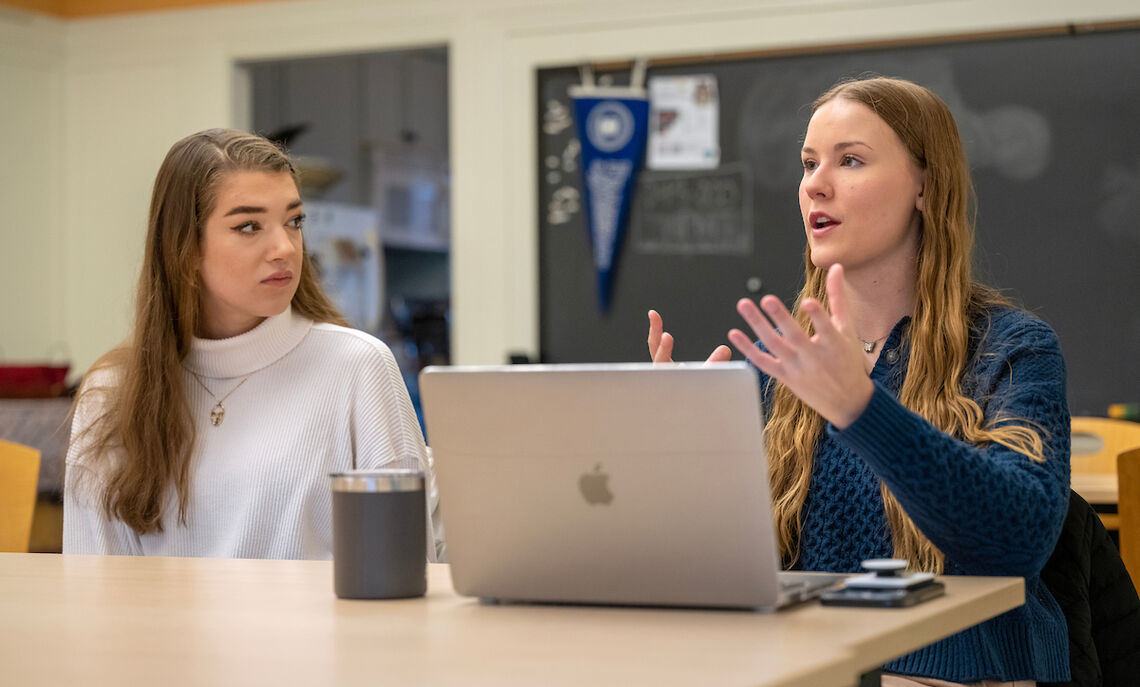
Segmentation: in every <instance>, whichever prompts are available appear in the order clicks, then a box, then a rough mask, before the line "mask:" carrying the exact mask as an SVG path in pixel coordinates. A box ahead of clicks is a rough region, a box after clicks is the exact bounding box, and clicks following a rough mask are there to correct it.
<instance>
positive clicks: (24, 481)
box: [0, 439, 40, 553]
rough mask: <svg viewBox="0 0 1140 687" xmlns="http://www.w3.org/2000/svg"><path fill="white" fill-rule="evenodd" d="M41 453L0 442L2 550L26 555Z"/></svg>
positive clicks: (0, 524) (0, 529) (20, 445)
mask: <svg viewBox="0 0 1140 687" xmlns="http://www.w3.org/2000/svg"><path fill="white" fill-rule="evenodd" d="M39 475H40V452H39V451H37V450H36V449H34V448H29V447H27V446H24V445H23V444H16V443H13V442H11V441H4V440H2V439H0V551H15V552H19V553H27V551H28V541H29V540H30V538H31V534H32V516H33V514H34V513H35V510H36V483H37V481H38V479H39Z"/></svg>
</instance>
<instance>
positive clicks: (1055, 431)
mask: <svg viewBox="0 0 1140 687" xmlns="http://www.w3.org/2000/svg"><path fill="white" fill-rule="evenodd" d="M908 324H909V318H904V319H903V320H902V321H900V322H899V323H898V324H897V325H895V328H894V330H893V331H892V332H891V334H890V336H889V338H888V339H887V341H886V343H885V344H884V345H883V350H882V352H881V354H880V355H879V359H878V362H877V363H876V365H875V368H874V370H873V371H872V372H871V380H872V381H873V382H874V383H875V390H874V393H873V395H872V396H871V401H870V404H869V405H868V406H867V409H866V410H865V411H864V412H863V414H862V415H861V416H860V417H859V418H858V419H857V420H856V421H855V422H853V423H852V424H851V425H850V426H849V427H847V429H845V430H839V429H837V428H836V427H834V426H832V425H828V426H827V430H826V431H825V432H824V433H823V434H822V435H821V436H820V438H819V442H818V445H817V447H816V451H815V457H814V460H813V462H812V476H811V487H810V490H809V492H808V497H807V501H806V503H805V504H804V510H803V512H802V516H803V517H802V522H803V530H802V534H801V540H800V565H802V567H803V568H804V569H805V570H828V571H841V572H855V571H859V570H860V562H861V561H862V560H864V559H867V558H889V557H891V556H892V555H893V547H892V544H891V533H890V528H889V526H888V524H887V520H886V515H885V514H884V511H883V500H882V496H881V495H880V492H879V483H880V481H882V482H886V484H887V486H888V487H890V489H891V492H892V493H893V494H894V495H895V497H896V498H898V500H899V503H900V504H902V507H903V508H904V510H906V512H907V514H908V515H909V516H910V517H911V518H912V519H913V520H914V522H915V523H916V524H917V525H918V527H919V529H921V530H922V532H923V533H924V534H925V535H926V536H927V537H929V538H930V540H931V541H932V542H934V544H935V545H936V546H937V547H938V548H939V549H940V550H941V551H942V552H943V554H945V556H946V570H945V572H946V574H948V575H986V576H992V575H999V576H1000V575H1009V576H1018V577H1024V578H1025V597H1026V598H1025V605H1024V606H1021V607H1019V608H1017V609H1014V610H1012V611H1009V612H1007V613H1004V614H1002V615H1001V616H998V617H996V618H993V619H991V620H989V621H986V622H984V623H981V624H980V625H976V626H974V627H972V628H970V629H968V630H965V631H963V632H959V633H958V634H955V635H953V636H951V637H948V638H946V639H943V640H941V641H938V642H935V643H934V644H931V645H929V646H927V647H925V648H923V649H921V650H919V651H916V652H914V653H912V654H908V655H906V656H903V657H902V658H899V659H897V660H895V661H892V662H891V663H890V664H888V665H887V666H886V667H885V670H886V671H887V672H892V673H900V674H904V675H914V676H921V677H931V678H937V679H941V680H949V681H952V682H976V681H981V680H999V681H1012V680H1037V681H1041V682H1046V681H1047V682H1055V681H1063V680H1067V679H1068V678H1069V656H1068V635H1067V630H1066V625H1065V617H1064V615H1063V614H1062V611H1061V608H1060V607H1059V606H1058V605H1057V602H1056V601H1055V600H1054V599H1053V596H1052V595H1051V594H1050V592H1049V590H1048V589H1046V588H1045V585H1044V584H1042V582H1041V577H1040V574H1041V568H1042V567H1043V566H1044V565H1045V562H1046V561H1047V560H1048V559H1049V556H1050V554H1051V553H1052V551H1053V547H1054V545H1055V544H1056V541H1057V537H1058V535H1059V534H1060V531H1061V524H1062V522H1063V520H1064V518H1065V511H1066V507H1067V506H1068V500H1069V427H1070V421H1071V420H1070V416H1069V411H1068V404H1067V401H1066V391H1065V364H1064V359H1063V358H1062V356H1061V349H1060V344H1059V342H1058V341H1057V336H1056V334H1055V333H1054V332H1053V330H1052V329H1051V328H1050V327H1049V326H1048V325H1047V324H1045V323H1044V322H1042V321H1041V320H1039V319H1037V318H1036V317H1034V316H1032V315H1030V314H1028V313H1025V312H1023V311H1020V310H1015V309H1011V308H997V309H993V310H990V311H987V312H985V313H983V314H982V315H981V316H980V317H979V318H977V320H976V321H975V323H974V324H975V331H974V333H973V335H972V337H971V342H970V343H971V360H970V362H969V364H968V365H967V369H966V374H965V378H964V379H963V383H962V391H963V392H964V393H965V394H966V395H967V396H969V397H970V398H973V399H974V400H975V401H976V402H977V403H978V404H979V405H980V406H981V409H982V412H983V414H984V416H985V418H986V419H987V420H992V419H994V418H996V417H1010V418H1020V419H1023V420H1028V421H1030V422H1032V423H1036V425H1037V426H1039V427H1040V429H1041V430H1044V431H1043V439H1044V442H1045V446H1044V448H1045V451H1044V454H1045V462H1043V463H1037V462H1034V461H1031V460H1030V459H1029V458H1026V457H1025V456H1024V455H1022V454H1020V453H1017V452H1015V451H1013V450H1010V449H1008V448H1006V447H1004V446H1001V445H1000V444H991V445H986V446H980V447H979V446H974V445H971V444H967V443H964V442H962V441H960V440H958V439H955V438H954V437H951V436H950V435H948V434H945V433H944V432H941V431H939V430H938V429H935V428H934V427H933V426H932V425H931V424H930V423H929V422H927V421H926V420H925V419H923V418H922V417H920V416H918V415H916V414H915V413H913V412H911V411H909V410H907V409H906V408H905V407H903V405H902V404H901V403H900V402H899V401H898V394H899V390H900V389H901V387H902V382H903V379H904V377H905V376H906V368H907V362H908V360H909V350H908V348H907V347H906V344H905V342H904V337H903V333H904V331H905V330H906V328H907V326H908ZM761 377H762V379H761V382H762V388H764V389H765V390H766V391H765V396H766V397H769V392H770V389H769V388H768V386H769V385H768V384H767V381H768V379H767V378H766V377H765V376H764V375H763V373H761ZM766 400H767V398H766Z"/></svg>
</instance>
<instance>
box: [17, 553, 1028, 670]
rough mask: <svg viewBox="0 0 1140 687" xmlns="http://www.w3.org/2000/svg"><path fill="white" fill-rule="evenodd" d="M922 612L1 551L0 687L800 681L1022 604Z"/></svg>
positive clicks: (952, 585) (969, 591)
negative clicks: (597, 595)
mask: <svg viewBox="0 0 1140 687" xmlns="http://www.w3.org/2000/svg"><path fill="white" fill-rule="evenodd" d="M945 582H946V588H947V594H946V596H945V597H944V598H941V599H937V600H934V601H931V602H928V603H925V604H921V605H919V606H917V607H914V608H910V609H899V610H888V609H853V608H836V607H824V606H820V605H818V604H807V605H804V606H801V607H799V608H795V609H791V610H788V611H782V612H780V613H776V614H767V615H765V614H756V613H749V612H737V611H693V610H658V609H629V608H598V607H565V606H527V605H503V606H488V605H482V604H480V603H478V602H477V601H475V600H472V599H468V598H464V597H460V596H457V595H456V594H455V593H454V592H453V591H452V588H451V580H450V575H449V573H448V569H447V566H445V565H432V566H430V570H429V591H428V595H427V597H425V598H421V599H413V600H400V601H342V600H338V599H337V598H336V597H335V596H334V595H333V592H332V567H331V564H330V563H328V562H323V561H268V560H227V559H195V558H157V557H154V558H131V557H114V556H107V557H101V556H61V555H53V554H0V684H3V685H25V684H35V685H63V684H68V685H70V684H83V685H87V686H99V685H115V686H116V687H118V686H120V685H135V684H151V683H153V684H161V685H357V684H359V685H366V684H367V685H373V684H398V685H527V686H528V687H529V686H533V685H578V684H591V685H629V684H653V685H695V684H700V685H718V684H719V685H768V686H779V685H803V686H809V685H810V686H811V687H827V686H828V685H835V686H837V687H848V686H850V685H854V684H855V683H856V681H857V676H858V675H860V674H861V673H864V672H867V671H870V670H873V669H874V668H875V667H877V666H879V665H881V664H882V663H884V662H886V661H887V660H889V659H891V658H893V657H895V656H897V655H900V654H903V653H906V652H908V651H911V650H913V649H916V648H918V647H921V646H923V645H925V644H928V643H929V642H931V641H934V640H936V639H938V638H940V637H943V636H945V635H948V634H951V633H953V632H956V631H958V630H960V629H962V628H965V627H968V626H970V625H973V624H975V623H978V622H980V621H982V620H985V619H987V618H990V617H992V616H995V615H997V614H999V613H1002V612H1004V611H1006V610H1009V609H1011V608H1014V607H1016V606H1019V605H1020V604H1022V603H1023V602H1024V585H1023V581H1022V580H1021V578H965V577H948V578H945Z"/></svg>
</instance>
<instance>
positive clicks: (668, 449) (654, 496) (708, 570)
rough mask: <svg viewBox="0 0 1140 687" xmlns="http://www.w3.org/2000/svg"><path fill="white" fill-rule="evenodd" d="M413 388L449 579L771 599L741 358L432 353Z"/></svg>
mask: <svg viewBox="0 0 1140 687" xmlns="http://www.w3.org/2000/svg"><path fill="white" fill-rule="evenodd" d="M420 393H421V397H422V402H423V410H424V419H425V424H426V427H427V435H428V440H429V443H430V445H431V447H432V452H433V455H434V457H435V466H436V473H437V474H436V477H437V481H438V488H439V494H440V512H441V516H442V518H443V522H444V528H445V531H446V533H447V540H448V545H447V546H448V553H449V558H450V563H451V574H452V580H453V583H454V586H455V589H456V591H457V592H459V593H460V594H465V595H470V596H478V597H483V598H487V599H499V600H512V601H554V602H581V603H612V604H645V605H681V606H712V607H717V606H723V607H767V608H771V607H775V606H777V605H778V602H779V589H778V587H779V584H778V581H777V571H778V569H779V563H778V555H777V549H776V544H775V536H774V530H773V526H772V519H771V507H770V503H769V492H768V477H767V461H766V458H765V454H764V442H763V421H762V416H761V408H760V395H759V387H758V382H757V377H756V374H755V372H754V371H753V370H752V369H751V368H750V367H748V365H747V364H745V363H742V362H732V363H717V364H707V365H700V366H691V367H689V366H654V365H652V364H648V363H646V364H618V365H613V364H602V365H513V366H503V367H429V368H427V369H425V370H424V371H423V372H422V373H421V375H420Z"/></svg>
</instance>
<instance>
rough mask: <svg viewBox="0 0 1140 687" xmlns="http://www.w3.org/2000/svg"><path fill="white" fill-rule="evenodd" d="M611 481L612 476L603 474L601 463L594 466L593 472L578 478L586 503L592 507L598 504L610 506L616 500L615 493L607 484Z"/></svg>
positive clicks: (585, 473) (579, 487)
mask: <svg viewBox="0 0 1140 687" xmlns="http://www.w3.org/2000/svg"><path fill="white" fill-rule="evenodd" d="M609 479H610V476H609V475H607V474H606V473H604V472H602V464H601V463H598V464H597V465H595V466H594V471H593V472H584V473H582V476H581V477H579V478H578V489H579V490H580V491H581V492H582V496H583V497H585V499H586V503H588V504H590V505H591V506H593V505H596V504H601V505H603V506H608V505H609V504H610V501H613V500H614V495H613V492H611V491H610V488H609V486H608V485H607V484H606V482H608V481H609Z"/></svg>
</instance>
